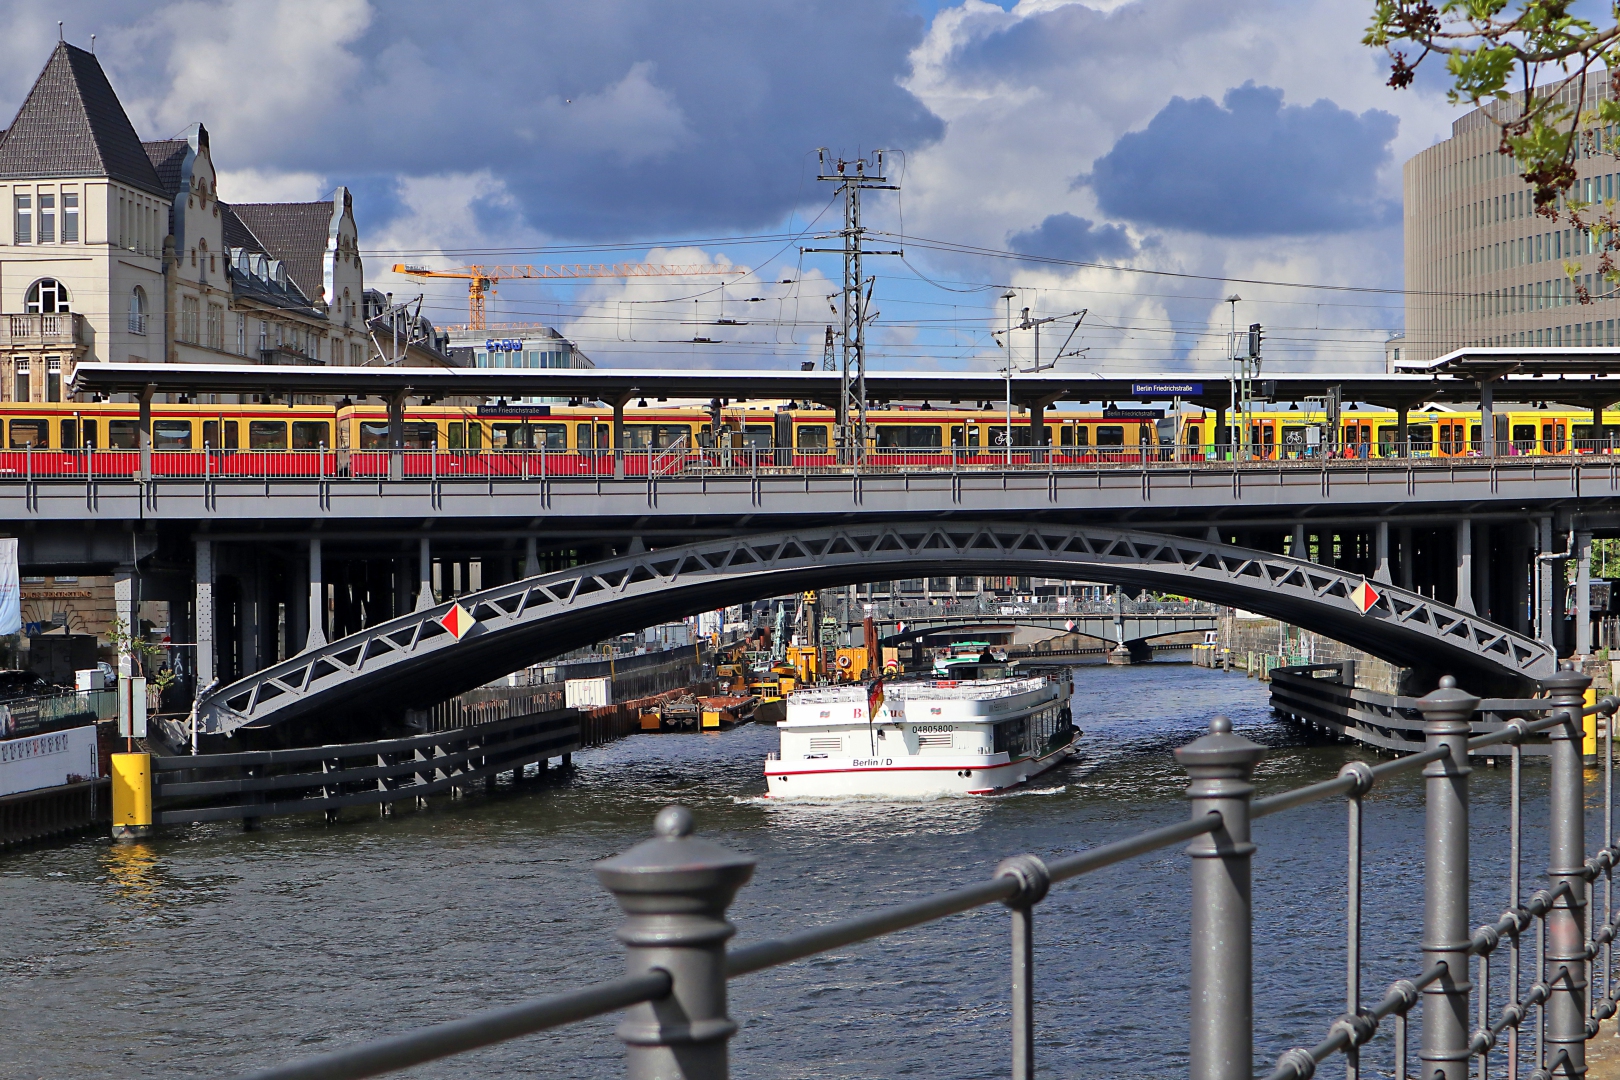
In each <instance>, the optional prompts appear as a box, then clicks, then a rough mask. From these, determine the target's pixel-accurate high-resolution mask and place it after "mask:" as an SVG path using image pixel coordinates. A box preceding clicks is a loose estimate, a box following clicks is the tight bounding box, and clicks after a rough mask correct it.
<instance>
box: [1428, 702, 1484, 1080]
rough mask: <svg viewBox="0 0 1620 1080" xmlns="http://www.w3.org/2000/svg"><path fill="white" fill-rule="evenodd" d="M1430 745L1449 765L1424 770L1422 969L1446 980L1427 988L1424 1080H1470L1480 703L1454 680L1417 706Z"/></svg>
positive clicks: (1433, 765) (1433, 763)
mask: <svg viewBox="0 0 1620 1080" xmlns="http://www.w3.org/2000/svg"><path fill="white" fill-rule="evenodd" d="M1417 706H1418V709H1419V710H1420V711H1421V712H1422V713H1423V742H1424V746H1425V747H1426V748H1427V749H1429V750H1439V749H1441V748H1444V749H1446V750H1447V751H1448V753H1447V754H1446V756H1445V757H1442V758H1440V759H1439V760H1437V761H1431V762H1429V763H1428V764H1427V765H1425V766H1424V767H1423V777H1424V781H1425V783H1424V787H1425V790H1426V795H1427V799H1426V803H1427V809H1426V813H1425V834H1426V843H1425V852H1424V874H1423V966H1424V968H1425V969H1428V968H1432V967H1433V966H1434V965H1435V964H1436V963H1437V962H1439V963H1444V964H1445V965H1446V974H1445V975H1443V976H1442V977H1441V978H1440V979H1438V980H1437V981H1435V982H1432V983H1430V984H1429V985H1428V986H1426V987H1424V988H1423V1041H1422V1047H1421V1049H1420V1050H1419V1051H1418V1056H1419V1058H1420V1059H1421V1060H1422V1061H1423V1069H1422V1072H1421V1075H1422V1076H1423V1078H1424V1080H1468V1071H1469V1064H1470V1062H1469V1045H1468V1041H1469V1034H1470V1032H1469V1015H1468V1001H1469V997H1470V994H1471V992H1472V990H1473V984H1472V983H1471V982H1470V981H1469V972H1468V964H1469V960H1468V957H1469V941H1470V937H1469V932H1468V772H1469V770H1468V733H1469V731H1470V730H1471V728H1472V720H1473V715H1474V710H1475V709H1477V708H1479V698H1477V697H1474V696H1473V695H1472V694H1468V693H1465V692H1464V691H1462V690H1459V689H1457V680H1456V679H1454V678H1452V677H1451V676H1450V675H1447V676H1446V677H1445V678H1443V679H1441V680H1440V686H1439V688H1438V689H1436V690H1435V691H1434V692H1433V693H1430V694H1428V695H1426V696H1424V697H1422V698H1419V699H1418V703H1417Z"/></svg>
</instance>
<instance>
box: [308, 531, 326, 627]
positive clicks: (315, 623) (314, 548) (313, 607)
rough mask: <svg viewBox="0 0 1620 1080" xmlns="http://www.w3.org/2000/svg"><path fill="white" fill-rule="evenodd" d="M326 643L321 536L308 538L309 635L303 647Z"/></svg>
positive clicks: (324, 580) (324, 586) (324, 585)
mask: <svg viewBox="0 0 1620 1080" xmlns="http://www.w3.org/2000/svg"><path fill="white" fill-rule="evenodd" d="M325 644H326V575H325V571H324V570H323V569H322V568H321V538H320V537H318V536H312V537H310V540H309V637H308V638H307V639H306V640H305V641H304V648H306V649H318V648H320V647H321V646H322V645H325Z"/></svg>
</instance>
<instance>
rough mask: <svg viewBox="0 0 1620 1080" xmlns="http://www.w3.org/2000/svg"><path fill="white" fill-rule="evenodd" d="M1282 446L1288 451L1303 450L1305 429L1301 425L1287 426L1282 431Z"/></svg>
mask: <svg viewBox="0 0 1620 1080" xmlns="http://www.w3.org/2000/svg"><path fill="white" fill-rule="evenodd" d="M1282 441H1283V445H1284V446H1286V447H1287V448H1288V449H1290V450H1303V449H1305V428H1304V427H1303V426H1301V425H1293V424H1289V425H1287V426H1285V427H1284V428H1283V429H1282Z"/></svg>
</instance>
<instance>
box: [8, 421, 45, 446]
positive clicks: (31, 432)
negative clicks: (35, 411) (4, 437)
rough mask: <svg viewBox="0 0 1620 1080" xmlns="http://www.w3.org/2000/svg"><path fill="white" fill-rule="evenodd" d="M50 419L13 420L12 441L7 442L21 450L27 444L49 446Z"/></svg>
mask: <svg viewBox="0 0 1620 1080" xmlns="http://www.w3.org/2000/svg"><path fill="white" fill-rule="evenodd" d="M50 444H51V440H50V421H49V420H13V421H12V422H11V441H10V442H9V443H7V445H8V446H10V447H11V448H12V449H13V450H21V449H23V448H24V447H26V446H33V447H36V448H37V447H42V446H49V445H50Z"/></svg>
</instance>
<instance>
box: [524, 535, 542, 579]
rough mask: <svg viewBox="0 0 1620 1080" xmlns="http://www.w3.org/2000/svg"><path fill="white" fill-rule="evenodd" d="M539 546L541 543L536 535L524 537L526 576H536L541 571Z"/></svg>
mask: <svg viewBox="0 0 1620 1080" xmlns="http://www.w3.org/2000/svg"><path fill="white" fill-rule="evenodd" d="M538 548H539V545H538V544H537V543H536V541H535V538H534V537H532V536H526V537H524V538H523V576H524V577H526V578H529V577H536V576H538V575H539V573H540V552H539V550H538Z"/></svg>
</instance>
